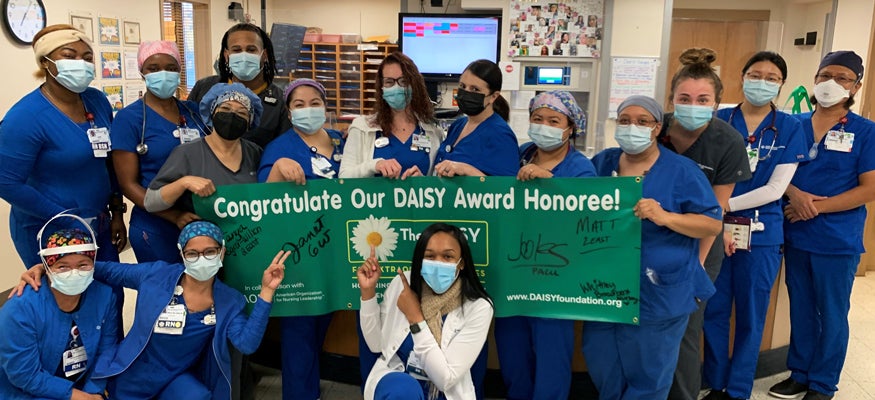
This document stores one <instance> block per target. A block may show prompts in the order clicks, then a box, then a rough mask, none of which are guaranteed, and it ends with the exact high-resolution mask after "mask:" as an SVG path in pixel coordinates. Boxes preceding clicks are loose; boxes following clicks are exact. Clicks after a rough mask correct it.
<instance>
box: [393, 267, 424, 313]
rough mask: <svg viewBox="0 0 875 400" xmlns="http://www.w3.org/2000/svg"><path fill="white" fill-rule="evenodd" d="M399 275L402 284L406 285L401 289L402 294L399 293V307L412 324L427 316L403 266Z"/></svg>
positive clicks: (399, 270)
mask: <svg viewBox="0 0 875 400" xmlns="http://www.w3.org/2000/svg"><path fill="white" fill-rule="evenodd" d="M398 276H399V277H400V278H401V284H402V285H404V289H402V290H401V294H399V295H398V302H397V304H398V309H399V310H401V312H402V313H404V316H405V317H407V321H409V322H410V324H416V323H419V322H422V321H423V320H425V317H423V316H422V307H421V306H420V305H419V298H418V297H417V296H416V293H414V292H413V290H411V289H410V284H409V283H407V276H405V275H404V271H403V270H401V268H399V269H398Z"/></svg>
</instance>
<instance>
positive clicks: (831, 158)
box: [784, 111, 875, 254]
mask: <svg viewBox="0 0 875 400" xmlns="http://www.w3.org/2000/svg"><path fill="white" fill-rule="evenodd" d="M811 114H812V113H805V114H798V115H795V117H796V118H798V119H799V121H800V122H801V123H802V129H804V131H805V147H806V148H808V149H811V148H812V147H814V146H815V143H814V128H813V127H812V126H811ZM847 118H848V122H847V123H846V124H844V126H842V124H841V123H837V124H836V125H835V126H833V127H832V128H830V130H841V129H844V131H845V132H850V133H853V134H854V145H853V147H852V148H851V152H849V153H844V152H841V151H833V150H827V148H826V146H824V140H825V138H826V135H824V139H821V141H820V142H819V143H817V144H816V145H817V155H816V157H814V158H813V159H812V160H811V161H810V162H808V163H805V164H802V165H800V166H799V168H798V169H797V170H796V175H794V176H793V180H792V181H791V184H793V185H794V186H796V187H797V188H799V189H801V190H802V191H805V192H808V193H811V194H815V195H819V196H836V195H838V194H841V193H844V192H847V191H848V190H851V189H853V188H855V187H857V186H858V185H859V184H860V181H859V176H860V175H861V174H864V173H866V172H869V171H872V170H875V137H873V135H875V123H873V122H872V121H869V120H868V119H865V118H863V117H860V116H859V115H857V114H854V113H852V112H850V111H849V112H848V115H847ZM865 223H866V207H865V206H859V207H857V208H854V209H851V210H847V211H841V212H835V213H827V214H820V215H818V216H817V217H815V218H813V219H810V220H808V221H799V222H795V223H792V224H791V223H790V222H785V224H784V237H785V240H786V244H787V245H789V246H793V247H795V248H797V249H801V250H805V251H809V252H812V253H818V254H860V253H863V252H864V251H865V249H864V248H863V226H864V224H865Z"/></svg>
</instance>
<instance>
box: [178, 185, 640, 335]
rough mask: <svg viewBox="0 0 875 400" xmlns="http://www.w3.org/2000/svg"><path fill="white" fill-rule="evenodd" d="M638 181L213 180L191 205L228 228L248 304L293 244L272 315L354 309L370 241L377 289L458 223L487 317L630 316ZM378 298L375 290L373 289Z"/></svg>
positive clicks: (233, 264)
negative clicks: (488, 308) (421, 241)
mask: <svg viewBox="0 0 875 400" xmlns="http://www.w3.org/2000/svg"><path fill="white" fill-rule="evenodd" d="M640 182H641V181H640V179H638V178H585V179H579V178H554V179H537V180H534V181H530V182H520V181H518V180H517V179H516V178H513V177H486V178H479V177H456V178H452V179H446V178H436V177H417V178H411V179H407V180H404V181H400V180H392V179H383V178H367V179H320V180H310V181H308V182H307V184H306V185H303V186H299V185H295V184H293V183H287V182H283V183H265V184H250V185H231V186H220V187H218V188H217V191H216V193H215V194H213V195H212V196H210V197H206V198H200V197H197V196H194V200H195V201H194V204H195V210H196V212H197V214H198V215H200V216H201V217H203V218H204V219H207V220H210V221H213V222H215V223H217V224H218V225H219V226H220V227H221V228H222V230H223V231H224V232H225V235H226V238H225V242H226V243H225V244H226V247H227V250H226V254H225V263H224V264H225V278H224V280H225V282H226V283H228V284H229V285H231V286H233V287H235V288H237V289H239V290H240V291H241V292H242V293H243V294H244V295H246V298H247V300H248V301H250V302H252V301H254V300H255V298H256V296H257V294H258V292H259V290H260V286H259V285H260V283H261V274H262V272H263V270H264V268H266V267H267V265H268V263H269V262H270V260H271V259H272V258H273V256H274V255H276V253H277V252H278V251H279V250H281V249H285V250H290V251H291V252H292V254H291V256H290V257H289V258H288V260H287V261H286V277H285V280H284V282H283V284H282V286H281V287H280V290H278V291H277V293H276V297H275V300H274V306H273V311H272V315H274V316H290V315H319V314H325V313H328V312H331V311H334V310H346V309H356V308H358V305H359V289H358V282H357V280H356V276H355V271H356V269H357V268H358V267H359V266H360V265H361V264H362V262H363V260H364V259H365V258H367V257H368V255H369V254H370V246H371V245H374V246H375V247H376V254H377V258H378V259H379V260H380V266H381V267H382V276H381V282H380V284H379V285H378V289H379V290H380V291H382V290H383V289H385V288H386V287H387V286H388V284H389V282H390V281H391V280H392V278H394V277H395V275H396V274H397V270H398V269H399V268H401V269H404V270H407V269H409V268H410V262H411V260H410V258H411V256H412V255H413V248H414V245H415V243H416V240H417V238H418V237H419V233H420V232H421V231H422V230H423V229H424V228H425V227H426V226H428V225H430V224H432V223H434V222H446V223H450V224H454V225H457V226H459V227H460V228H461V229H462V230H463V231H464V232H465V235H466V237H467V238H468V241H469V243H470V245H471V248H472V252H473V256H474V261H475V264H476V267H477V268H478V273H479V276H480V277H481V279H482V281H483V283H484V285H485V287H486V290H487V292H488V293H489V294H490V296H492V300H493V302H494V304H495V316H497V317H506V316H513V315H527V316H540V317H552V318H565V319H583V320H597V321H609V322H621V323H629V324H637V323H638V289H639V271H640V265H639V264H640V247H641V223H640V221H639V220H638V218H636V217H635V216H634V214H633V211H632V207H633V206H634V205H635V203H637V202H638V200H639V199H640V198H641V183H640ZM378 296H381V294H378Z"/></svg>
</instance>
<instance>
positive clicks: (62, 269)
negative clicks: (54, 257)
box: [49, 263, 94, 274]
mask: <svg viewBox="0 0 875 400" xmlns="http://www.w3.org/2000/svg"><path fill="white" fill-rule="evenodd" d="M49 269H51V272H52V273H53V274H63V273H67V272H70V271H73V270H76V271H85V272H88V271H91V270H92V269H94V263H89V264H82V265H75V266H67V265H62V266H59V267H54V266H53V267H50V268H49Z"/></svg>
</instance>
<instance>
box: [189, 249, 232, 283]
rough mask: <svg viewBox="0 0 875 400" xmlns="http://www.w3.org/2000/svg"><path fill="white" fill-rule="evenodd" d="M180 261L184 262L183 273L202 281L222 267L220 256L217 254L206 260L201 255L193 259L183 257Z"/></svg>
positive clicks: (212, 275) (208, 278)
mask: <svg viewBox="0 0 875 400" xmlns="http://www.w3.org/2000/svg"><path fill="white" fill-rule="evenodd" d="M182 263H183V264H185V273H186V274H188V276H190V277H192V278H194V279H196V280H199V281H201V282H203V281H208V280H210V278H212V277H214V276H215V275H216V273H217V272H219V268H222V257H221V256H217V257H216V258H214V259H212V260H207V259H206V258H205V257H204V256H203V255H201V256H200V257H198V258H197V260H195V261H188V260H185V259H183V260H182Z"/></svg>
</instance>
